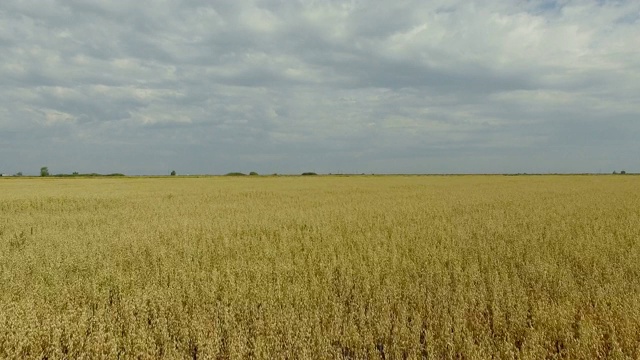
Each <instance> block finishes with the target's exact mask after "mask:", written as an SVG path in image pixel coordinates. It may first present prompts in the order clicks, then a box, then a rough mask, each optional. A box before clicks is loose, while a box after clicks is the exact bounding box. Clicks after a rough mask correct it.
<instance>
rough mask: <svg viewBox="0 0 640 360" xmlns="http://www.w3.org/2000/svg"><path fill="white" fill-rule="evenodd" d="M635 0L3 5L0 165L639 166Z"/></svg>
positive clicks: (466, 169)
mask: <svg viewBox="0 0 640 360" xmlns="http://www.w3.org/2000/svg"><path fill="white" fill-rule="evenodd" d="M639 49H640V2H639V1H636V0H628V1H624V0H620V1H606V0H599V1H587V0H580V1H568V0H567V1H538V0H528V1H525V0H502V1H498V0H493V1H477V2H476V1H468V0H460V1H457V0H451V1H423V0H377V1H376V0H371V1H357V0H353V1H329V0H316V1H311V0H309V1H307V0H297V1H294V0H266V1H250V0H247V1H244V0H241V1H238V0H215V1H208V0H207V1H205V0H192V1H178V0H163V1H160V0H154V1H151V0H137V1H131V0H103V1H100V0H57V1H56V0H2V1H1V2H0V172H3V173H9V174H12V173H15V172H18V171H22V172H24V173H25V174H35V173H37V172H38V171H39V169H40V167H41V166H48V167H49V169H50V171H51V172H52V173H69V172H72V171H79V172H103V173H110V172H122V173H126V174H168V172H169V171H170V170H176V171H177V172H178V173H182V174H186V173H191V174H196V173H197V174H220V173H226V172H230V171H243V172H249V171H257V172H260V173H276V172H277V173H300V172H302V171H316V172H319V173H330V172H332V173H339V172H349V173H361V172H366V173H372V172H373V173H496V172H497V173H502V172H611V171H613V170H618V171H619V170H623V169H625V170H627V171H640V145H639V144H640V142H639V140H640V52H639V51H640V50H639Z"/></svg>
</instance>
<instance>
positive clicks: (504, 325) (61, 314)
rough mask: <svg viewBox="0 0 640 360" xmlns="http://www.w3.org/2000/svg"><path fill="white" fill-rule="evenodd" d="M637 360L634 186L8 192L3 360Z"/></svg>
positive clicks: (228, 185)
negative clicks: (565, 359)
mask: <svg viewBox="0 0 640 360" xmlns="http://www.w3.org/2000/svg"><path fill="white" fill-rule="evenodd" d="M491 357H497V358H504V359H509V358H521V359H543V358H583V359H588V358H603V357H610V358H631V359H638V358H640V177H634V176H528V177H527V176H522V177H506V176H449V177H445V176H429V177H427V176H358V177H325V176H322V177H243V178H239V177H234V178H230V177H213V178H211V177H210V178H179V177H171V178H95V179H93V178H91V179H54V178H42V179H40V178H33V179H28V178H22V179H18V178H10V179H0V358H3V359H4V358H9V359H11V358H15V359H18V358H32V359H35V358H38V359H57V358H69V359H76V358H77V359H80V358H86V359H96V358H105V359H116V358H120V359H138V358H140V359H155V358H172V359H174V358H178V359H179V358H189V359H196V358H197V359H215V358H223V359H227V358H228V359H245V358H256V359H271V358H288V359H306V358H309V359H311V358H318V359H332V358H354V359H362V358H370V359H375V358H381V359H404V358H408V359H420V358H427V359H441V358H460V359H486V358H491Z"/></svg>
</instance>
